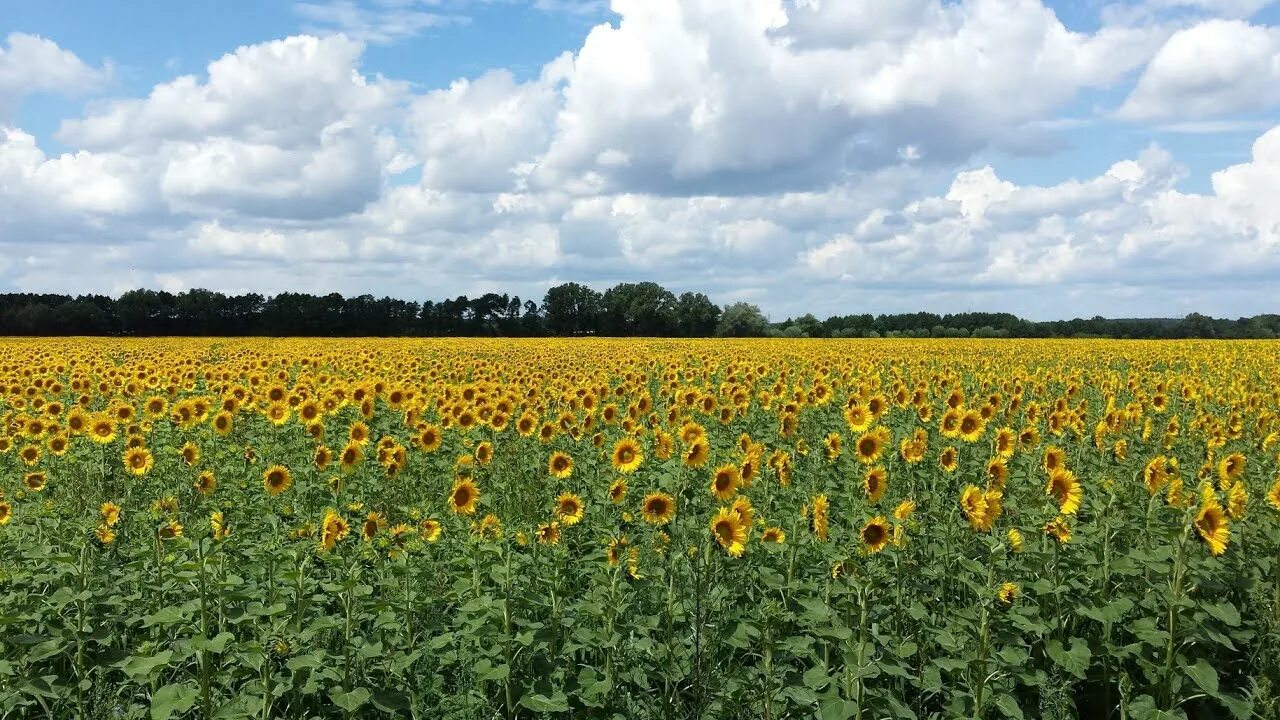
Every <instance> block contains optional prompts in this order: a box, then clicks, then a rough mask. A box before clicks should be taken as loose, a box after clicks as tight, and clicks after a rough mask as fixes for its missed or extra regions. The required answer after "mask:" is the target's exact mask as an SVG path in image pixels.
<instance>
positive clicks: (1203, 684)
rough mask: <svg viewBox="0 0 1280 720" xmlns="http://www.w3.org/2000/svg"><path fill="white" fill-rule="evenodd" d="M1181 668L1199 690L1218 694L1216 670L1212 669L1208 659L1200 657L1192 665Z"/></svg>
mask: <svg viewBox="0 0 1280 720" xmlns="http://www.w3.org/2000/svg"><path fill="white" fill-rule="evenodd" d="M1183 670H1184V672H1186V673H1187V677H1189V678H1191V680H1192V681H1193V682H1195V684H1196V685H1197V686H1199V687H1200V689H1201V690H1203V691H1205V692H1206V693H1208V694H1210V695H1217V694H1218V671H1217V670H1214V669H1213V666H1212V665H1210V664H1209V661H1208V660H1205V659H1204V658H1200V659H1199V660H1196V662H1195V664H1194V665H1191V666H1190V667H1186V668H1183Z"/></svg>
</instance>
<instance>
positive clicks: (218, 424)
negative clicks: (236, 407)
mask: <svg viewBox="0 0 1280 720" xmlns="http://www.w3.org/2000/svg"><path fill="white" fill-rule="evenodd" d="M234 424H235V422H234V419H233V417H232V415H231V413H229V412H226V411H225V410H224V411H222V412H220V413H218V414H217V415H214V416H213V431H214V432H215V433H217V434H219V435H223V436H225V435H227V434H228V433H230V432H231V428H232V426H233V425H234Z"/></svg>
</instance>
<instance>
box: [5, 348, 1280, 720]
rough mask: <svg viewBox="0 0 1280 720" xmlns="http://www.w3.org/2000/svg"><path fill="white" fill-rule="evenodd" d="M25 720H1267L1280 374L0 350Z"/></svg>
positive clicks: (845, 355)
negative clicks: (392, 719) (46, 719)
mask: <svg viewBox="0 0 1280 720" xmlns="http://www.w3.org/2000/svg"><path fill="white" fill-rule="evenodd" d="M0 416H2V419H3V422H2V423H0V718H17V717H41V718H43V717H52V718H72V717H74V718H157V719H163V718H264V719H265V718H338V717H342V718H354V717H361V718H364V717H395V718H467V719H470V718H507V719H511V718H619V719H624V718H625V719H632V718H637V719H641V718H654V719H658V718H662V719H666V718H718V719H724V718H765V719H767V720H773V719H775V718H822V719H824V720H833V719H838V718H859V719H865V720H879V719H881V718H1087V719H1093V718H1125V719H1128V718H1132V719H1135V720H1143V719H1147V718H1239V719H1241V720H1243V719H1245V718H1268V719H1274V718H1278V717H1280V476H1278V468H1280V457H1278V456H1280V346H1277V345H1276V344H1274V343H1268V342H1265V341H1262V342H1158V341H1153V342H1143V341H1138V342H1126V341H1095V340H1078V341H1075V340H1063V341H1020V340H1014V341H972V340H919V341H917V340H830V341H816V340H815V341H809V340H742V341H735V340H607V339H572V340H448V339H446V340H413V339H397V340H390V339H388V340H307V339H291V340H267V339H233V340H211V339H92V340H91V339H55V340H50V339H33V340H17V339H11V340H0Z"/></svg>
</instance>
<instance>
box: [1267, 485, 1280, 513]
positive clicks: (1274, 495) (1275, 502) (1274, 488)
mask: <svg viewBox="0 0 1280 720" xmlns="http://www.w3.org/2000/svg"><path fill="white" fill-rule="evenodd" d="M1267 504H1268V505H1270V506H1271V507H1272V508H1273V509H1274V510H1276V511H1277V512H1280V477H1277V478H1276V481H1275V482H1274V483H1272V484H1271V489H1270V490H1268V491H1267Z"/></svg>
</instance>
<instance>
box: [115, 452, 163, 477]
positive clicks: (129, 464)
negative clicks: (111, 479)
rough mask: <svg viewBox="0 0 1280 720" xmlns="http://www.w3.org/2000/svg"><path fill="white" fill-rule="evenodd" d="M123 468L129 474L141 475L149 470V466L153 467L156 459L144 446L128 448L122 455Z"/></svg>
mask: <svg viewBox="0 0 1280 720" xmlns="http://www.w3.org/2000/svg"><path fill="white" fill-rule="evenodd" d="M122 460H123V462H124V469H125V470H127V471H128V472H129V474H130V475H135V476H139V477H140V476H142V475H146V474H147V473H148V472H151V468H153V467H155V464H156V460H155V458H154V457H152V455H151V451H150V450H148V449H146V448H144V447H135V448H129V449H128V450H126V451H125V452H124V455H123V456H122Z"/></svg>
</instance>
